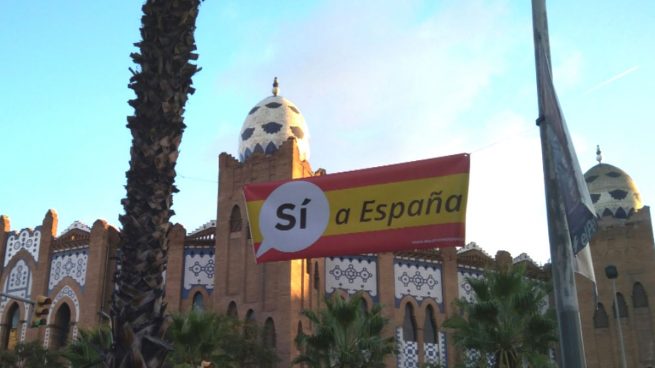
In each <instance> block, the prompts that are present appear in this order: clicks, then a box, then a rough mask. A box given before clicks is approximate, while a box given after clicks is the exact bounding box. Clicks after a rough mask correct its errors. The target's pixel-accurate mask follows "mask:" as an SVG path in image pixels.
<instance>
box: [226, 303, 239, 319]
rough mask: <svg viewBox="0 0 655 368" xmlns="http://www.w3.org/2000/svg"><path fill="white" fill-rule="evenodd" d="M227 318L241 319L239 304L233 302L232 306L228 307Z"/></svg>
mask: <svg viewBox="0 0 655 368" xmlns="http://www.w3.org/2000/svg"><path fill="white" fill-rule="evenodd" d="M227 316H228V317H232V318H234V319H238V318H239V312H238V310H237V303H235V302H234V301H231V302H230V304H229V305H228V306H227Z"/></svg>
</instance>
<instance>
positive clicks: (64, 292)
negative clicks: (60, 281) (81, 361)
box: [43, 285, 80, 347]
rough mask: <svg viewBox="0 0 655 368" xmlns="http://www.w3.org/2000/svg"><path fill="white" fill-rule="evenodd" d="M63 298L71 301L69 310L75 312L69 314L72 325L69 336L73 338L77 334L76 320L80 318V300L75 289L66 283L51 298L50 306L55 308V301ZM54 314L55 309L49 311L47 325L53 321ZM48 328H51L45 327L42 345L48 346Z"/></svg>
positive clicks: (55, 312)
mask: <svg viewBox="0 0 655 368" xmlns="http://www.w3.org/2000/svg"><path fill="white" fill-rule="evenodd" d="M63 298H67V299H69V300H70V301H71V302H72V303H73V307H74V310H73V311H71V312H75V315H72V316H71V324H72V325H73V326H72V327H73V328H72V334H71V338H72V339H73V340H75V339H77V334H78V328H77V322H78V321H79V320H80V301H79V299H78V298H77V295H76V294H75V291H74V290H73V289H72V288H71V287H70V286H68V285H66V286H64V287H63V288H61V290H59V292H58V293H57V295H56V296H55V298H54V299H52V306H53V307H55V308H57V307H58V305H57V303H58V302H59V301H60V300H62V299H63ZM56 314H57V311H54V310H51V311H50V313H49V314H48V319H47V324H48V326H51V325H52V324H53V323H54V318H55V315H56ZM50 330H52V328H51V327H49V328H47V329H46V331H45V336H44V337H43V346H44V347H48V344H49V342H50Z"/></svg>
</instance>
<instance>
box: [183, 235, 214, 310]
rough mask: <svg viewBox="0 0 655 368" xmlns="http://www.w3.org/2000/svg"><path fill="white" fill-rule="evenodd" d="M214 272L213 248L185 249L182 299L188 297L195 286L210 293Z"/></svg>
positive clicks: (212, 288)
mask: <svg viewBox="0 0 655 368" xmlns="http://www.w3.org/2000/svg"><path fill="white" fill-rule="evenodd" d="M215 271H216V261H215V253H214V248H213V247H187V248H185V249H184V284H183V288H182V298H184V299H186V298H187V297H188V296H189V291H191V289H192V288H193V287H195V286H202V287H204V288H205V290H207V292H208V293H211V292H212V291H213V290H214V273H215Z"/></svg>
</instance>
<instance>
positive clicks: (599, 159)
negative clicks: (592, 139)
mask: <svg viewBox="0 0 655 368" xmlns="http://www.w3.org/2000/svg"><path fill="white" fill-rule="evenodd" d="M596 161H598V163H599V164H600V162H601V161H603V155H602V154H601V152H600V145H596Z"/></svg>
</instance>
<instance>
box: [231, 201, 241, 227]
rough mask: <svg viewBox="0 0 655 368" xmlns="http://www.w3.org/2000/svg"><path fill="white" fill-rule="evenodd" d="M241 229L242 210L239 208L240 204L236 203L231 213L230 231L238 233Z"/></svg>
mask: <svg viewBox="0 0 655 368" xmlns="http://www.w3.org/2000/svg"><path fill="white" fill-rule="evenodd" d="M239 231H241V210H239V206H237V205H234V207H232V213H231V214H230V232H231V233H236V232H239Z"/></svg>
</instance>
